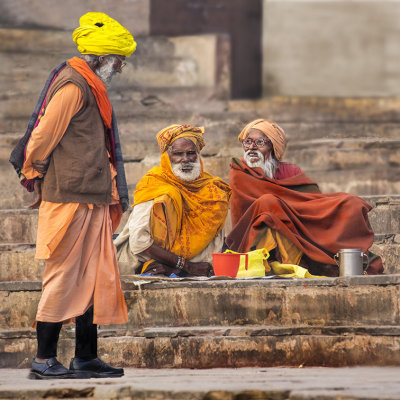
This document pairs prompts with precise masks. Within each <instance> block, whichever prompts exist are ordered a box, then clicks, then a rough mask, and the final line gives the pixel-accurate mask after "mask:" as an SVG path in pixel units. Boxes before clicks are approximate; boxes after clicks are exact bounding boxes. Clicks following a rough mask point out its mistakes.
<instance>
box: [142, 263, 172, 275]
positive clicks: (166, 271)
mask: <svg viewBox="0 0 400 400" xmlns="http://www.w3.org/2000/svg"><path fill="white" fill-rule="evenodd" d="M172 272H173V268H171V267H168V266H167V265H164V264H161V263H159V262H152V263H151V264H150V265H149V266H148V267H147V268H146V271H144V273H145V274H146V273H148V274H152V275H163V276H164V275H165V276H170V275H171V274H172Z"/></svg>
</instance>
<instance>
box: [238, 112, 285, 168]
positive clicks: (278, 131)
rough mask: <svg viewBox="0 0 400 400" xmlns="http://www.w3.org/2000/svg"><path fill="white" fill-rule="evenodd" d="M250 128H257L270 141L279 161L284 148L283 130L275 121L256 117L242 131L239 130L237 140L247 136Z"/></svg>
mask: <svg viewBox="0 0 400 400" xmlns="http://www.w3.org/2000/svg"><path fill="white" fill-rule="evenodd" d="M250 129H258V130H259V131H261V132H262V133H263V134H264V135H265V136H266V137H267V138H268V139H269V140H270V141H271V142H272V146H273V147H274V153H275V157H276V158H277V160H278V161H281V160H282V157H283V153H284V152H285V149H286V135H285V132H284V130H283V129H282V128H281V127H280V126H279V125H278V124H276V123H275V122H272V121H268V120H266V119H256V120H254V121H252V122H250V123H248V124H247V125H246V126H245V127H244V129H243V130H242V132H240V135H239V136H238V139H239V141H243V140H244V139H246V138H247V136H249V131H250Z"/></svg>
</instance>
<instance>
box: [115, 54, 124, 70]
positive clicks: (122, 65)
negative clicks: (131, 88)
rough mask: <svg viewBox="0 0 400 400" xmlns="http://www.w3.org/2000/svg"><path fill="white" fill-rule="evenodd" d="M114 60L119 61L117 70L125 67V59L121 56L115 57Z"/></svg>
mask: <svg viewBox="0 0 400 400" xmlns="http://www.w3.org/2000/svg"><path fill="white" fill-rule="evenodd" d="M115 58H116V59H117V60H118V61H119V63H120V65H119V68H120V69H122V68H124V67H125V65H126V61H125V57H123V56H116V57H115Z"/></svg>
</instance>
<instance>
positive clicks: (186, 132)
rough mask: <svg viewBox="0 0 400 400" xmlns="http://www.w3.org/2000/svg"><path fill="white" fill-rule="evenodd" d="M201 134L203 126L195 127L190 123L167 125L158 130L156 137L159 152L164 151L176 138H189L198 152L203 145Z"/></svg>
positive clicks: (202, 133)
mask: <svg viewBox="0 0 400 400" xmlns="http://www.w3.org/2000/svg"><path fill="white" fill-rule="evenodd" d="M203 135H204V128H203V127H202V126H201V127H196V126H192V125H177V124H174V125H170V126H167V127H166V128H164V129H162V130H161V131H160V132H158V133H157V136H156V139H157V143H158V147H159V148H160V151H161V153H164V151H165V150H167V149H168V147H169V146H171V144H172V143H173V142H174V141H175V140H176V139H180V138H186V139H189V140H191V141H192V142H193V143H194V145H195V146H196V148H197V151H198V152H200V150H201V149H202V148H203V147H204V145H205V142H204V138H203Z"/></svg>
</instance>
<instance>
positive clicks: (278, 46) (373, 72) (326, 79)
mask: <svg viewBox="0 0 400 400" xmlns="http://www.w3.org/2000/svg"><path fill="white" fill-rule="evenodd" d="M263 13H264V16H263V21H264V22H263V93H264V95H283V96H293V95H294V96H343V97H346V96H353V97H354V96H398V95H400V68H399V67H400V65H399V56H400V46H399V37H400V25H399V23H398V21H399V18H400V2H398V1H386V0H377V1H374V0H366V1H349V0H312V1H302V0H264V8H263Z"/></svg>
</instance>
